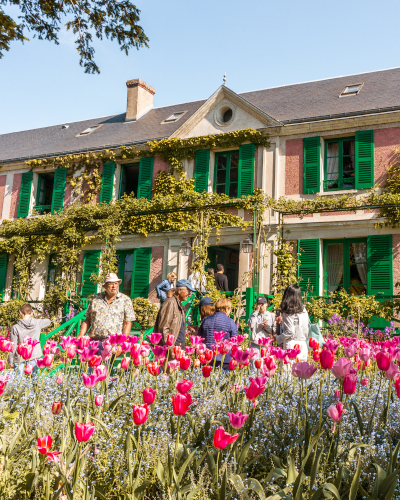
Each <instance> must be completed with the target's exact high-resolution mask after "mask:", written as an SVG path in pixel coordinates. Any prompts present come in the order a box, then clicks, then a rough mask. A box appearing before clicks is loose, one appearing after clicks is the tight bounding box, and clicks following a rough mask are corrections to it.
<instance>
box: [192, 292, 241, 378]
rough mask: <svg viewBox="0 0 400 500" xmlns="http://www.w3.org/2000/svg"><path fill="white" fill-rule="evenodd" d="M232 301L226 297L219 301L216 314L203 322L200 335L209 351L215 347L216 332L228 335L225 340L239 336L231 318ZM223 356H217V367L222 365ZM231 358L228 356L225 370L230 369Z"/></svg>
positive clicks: (216, 305)
mask: <svg viewBox="0 0 400 500" xmlns="http://www.w3.org/2000/svg"><path fill="white" fill-rule="evenodd" d="M231 307H232V306H231V301H230V300H229V299H227V298H226V297H223V298H222V299H219V300H217V302H216V303H215V313H214V314H212V315H211V316H207V318H204V320H203V321H202V323H201V325H200V328H199V332H198V335H199V336H200V337H202V338H203V339H204V343H205V344H206V346H207V348H208V349H212V346H213V345H215V343H216V342H215V340H214V332H215V331H216V332H220V331H224V332H226V335H225V337H224V339H230V338H231V337H234V336H235V335H237V333H238V332H237V328H236V323H235V322H234V321H233V319H231V318H230V317H229V314H230V312H231ZM221 358H222V356H221V354H218V356H217V363H216V365H218V364H220V363H221ZM231 359H232V358H231V356H230V355H229V354H227V355H226V356H225V359H224V369H227V368H228V364H229V361H230V360H231Z"/></svg>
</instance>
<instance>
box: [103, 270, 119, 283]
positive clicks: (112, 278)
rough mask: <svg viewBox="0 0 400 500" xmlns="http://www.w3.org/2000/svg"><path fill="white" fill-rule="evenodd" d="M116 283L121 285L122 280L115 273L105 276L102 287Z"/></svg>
mask: <svg viewBox="0 0 400 500" xmlns="http://www.w3.org/2000/svg"><path fill="white" fill-rule="evenodd" d="M117 281H118V282H119V284H121V283H122V280H120V279H119V278H118V276H117V275H116V274H115V273H110V274H106V277H105V278H104V283H103V285H105V284H106V283H115V282H117Z"/></svg>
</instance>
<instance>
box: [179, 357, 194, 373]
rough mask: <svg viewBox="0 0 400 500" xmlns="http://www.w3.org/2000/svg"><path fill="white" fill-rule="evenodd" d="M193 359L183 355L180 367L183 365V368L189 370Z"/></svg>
mask: <svg viewBox="0 0 400 500" xmlns="http://www.w3.org/2000/svg"><path fill="white" fill-rule="evenodd" d="M191 361H192V360H191V359H190V358H188V357H186V356H182V357H181V359H180V367H181V370H187V369H188V368H189V366H190V362H191Z"/></svg>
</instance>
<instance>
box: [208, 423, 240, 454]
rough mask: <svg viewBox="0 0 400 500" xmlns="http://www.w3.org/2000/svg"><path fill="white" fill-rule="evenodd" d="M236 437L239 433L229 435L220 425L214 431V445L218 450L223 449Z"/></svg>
mask: <svg viewBox="0 0 400 500" xmlns="http://www.w3.org/2000/svg"><path fill="white" fill-rule="evenodd" d="M238 437H239V434H233V435H232V436H231V435H230V434H229V432H226V431H225V429H224V428H223V427H222V426H221V427H218V429H216V430H215V432H214V446H215V448H217V449H218V450H223V449H224V448H226V447H227V446H229V445H230V444H232V443H234V442H235V441H236V439H237V438H238Z"/></svg>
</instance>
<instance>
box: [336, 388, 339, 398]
mask: <svg viewBox="0 0 400 500" xmlns="http://www.w3.org/2000/svg"><path fill="white" fill-rule="evenodd" d="M335 399H340V390H339V389H338V390H337V391H336V392H335Z"/></svg>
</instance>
